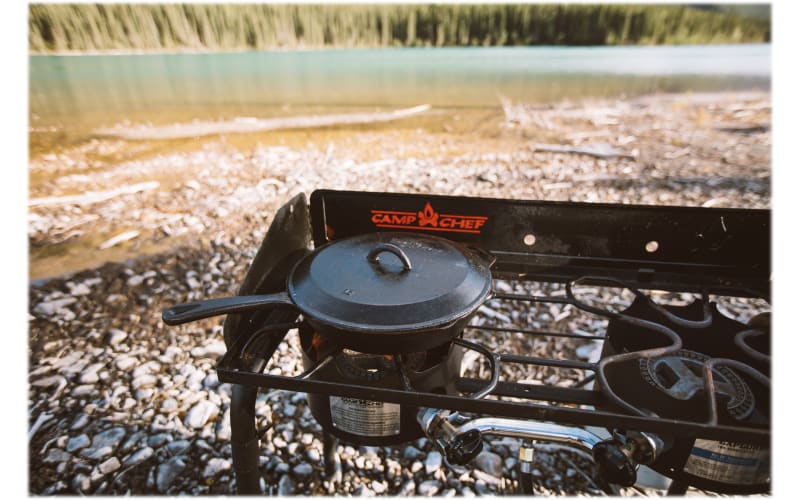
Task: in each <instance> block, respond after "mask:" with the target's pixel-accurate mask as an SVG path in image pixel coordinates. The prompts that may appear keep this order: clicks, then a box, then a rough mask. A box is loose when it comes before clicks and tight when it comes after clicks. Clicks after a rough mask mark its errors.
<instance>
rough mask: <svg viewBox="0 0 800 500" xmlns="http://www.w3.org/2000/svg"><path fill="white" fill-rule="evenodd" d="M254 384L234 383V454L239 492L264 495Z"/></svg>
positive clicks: (232, 435)
mask: <svg viewBox="0 0 800 500" xmlns="http://www.w3.org/2000/svg"><path fill="white" fill-rule="evenodd" d="M257 393H258V389H257V388H255V387H250V386H245V385H239V384H234V385H233V394H232V396H231V454H232V455H233V473H234V475H235V477H236V492H237V494H239V495H254V494H261V493H262V492H261V485H260V479H261V477H260V475H259V473H258V458H259V456H260V446H259V442H258V435H257V434H256V395H257Z"/></svg>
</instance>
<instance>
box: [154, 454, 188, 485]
mask: <svg viewBox="0 0 800 500" xmlns="http://www.w3.org/2000/svg"><path fill="white" fill-rule="evenodd" d="M185 468H186V462H184V461H183V459H181V458H180V457H174V458H170V459H169V460H167V461H166V462H164V463H163V464H161V465H159V466H158V472H157V473H156V487H157V488H158V491H160V492H161V493H166V491H167V490H168V489H169V487H170V485H171V484H172V483H173V482H174V481H175V479H177V478H178V476H180V475H181V473H182V472H183V470H184V469H185Z"/></svg>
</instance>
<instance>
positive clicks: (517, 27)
mask: <svg viewBox="0 0 800 500" xmlns="http://www.w3.org/2000/svg"><path fill="white" fill-rule="evenodd" d="M28 27H29V36H28V41H29V49H30V51H31V52H34V53H47V52H54V51H55V52H60V51H113V50H144V51H147V50H247V49H251V50H269V49H308V48H325V47H336V48H357V47H443V46H512V45H618V44H706V43H742V42H767V41H769V40H770V36H771V33H770V19H769V16H766V17H764V16H759V17H754V16H743V15H739V14H738V13H737V12H736V11H731V10H722V9H698V8H693V7H691V6H680V5H633V4H612V5H603V4H591V5H587V4H564V5H559V4H440V5H436V4H408V5H401V4H398V5H390V4H372V5H346V4H322V5H314V4H239V5H237V4H31V5H29V16H28Z"/></svg>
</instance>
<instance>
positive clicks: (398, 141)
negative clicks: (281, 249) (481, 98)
mask: <svg viewBox="0 0 800 500" xmlns="http://www.w3.org/2000/svg"><path fill="white" fill-rule="evenodd" d="M432 112H436V110H433V111H432ZM770 112H771V108H770V96H769V94H765V93H737V94H697V95H659V96H648V97H643V98H633V99H628V100H615V101H591V102H585V103H558V104H553V105H550V106H537V107H534V106H525V105H522V104H514V103H505V109H504V111H503V112H498V113H497V114H496V119H495V122H496V123H495V122H493V123H492V124H491V126H487V127H486V128H484V129H483V132H482V133H483V134H485V135H486V137H485V138H486V141H484V143H483V144H482V145H481V146H480V147H478V146H477V145H474V144H471V143H470V140H471V139H469V138H467V137H465V136H462V135H459V134H458V133H456V132H454V131H447V129H446V127H444V126H442V125H441V124H440V126H441V127H443V128H442V129H441V130H440V133H436V134H431V133H425V132H424V131H422V130H420V131H419V133H417V132H416V131H412V132H408V131H404V132H403V133H398V132H395V131H392V129H381V130H369V129H368V128H365V127H362V128H359V129H358V130H356V131H354V132H353V133H352V135H351V136H350V137H349V138H348V139H347V141H355V142H358V143H360V144H361V149H360V151H361V153H360V154H359V155H356V154H353V153H352V152H351V149H348V146H347V145H348V144H352V142H344V143H334V142H328V143H314V142H313V141H312V142H309V144H308V145H306V146H305V147H301V148H296V147H290V146H285V145H284V146H281V145H269V144H257V145H255V146H253V147H251V148H249V149H242V148H239V147H236V146H234V145H232V143H231V142H230V141H226V140H225V138H219V139H215V140H212V141H209V142H205V143H204V145H203V146H202V147H201V148H200V149H197V150H192V151H182V152H173V153H164V154H159V155H155V156H151V157H148V158H144V159H138V160H132V161H127V162H120V163H106V164H102V165H99V164H92V163H91V162H86V154H88V153H87V151H95V152H96V151H97V150H100V149H103V148H109V149H113V148H118V147H122V146H120V144H119V141H115V140H113V139H108V140H94V141H93V142H90V143H88V144H85V145H82V146H77V147H75V148H74V149H72V150H68V151H61V152H59V153H53V154H51V155H42V156H40V157H37V158H34V159H32V160H31V164H30V168H31V172H32V174H34V175H37V174H42V173H44V172H50V173H52V172H60V173H58V174H57V175H49V176H47V178H46V180H43V181H41V182H37V183H32V185H31V193H30V197H31V201H32V204H31V206H30V210H29V242H30V245H31V272H32V277H34V278H36V279H35V280H33V281H31V286H30V289H29V337H28V339H29V344H28V381H29V391H28V394H29V399H28V414H29V434H28V441H29V471H30V472H29V492H30V494H35V495H51V494H71V495H78V494H93V495H119V494H128V493H130V494H141V495H144V494H163V495H179V494H192V495H197V494H230V493H232V492H233V491H234V487H235V485H234V483H233V482H232V473H231V469H230V468H231V462H230V456H231V449H230V427H229V418H230V415H229V405H230V396H231V388H230V386H229V385H228V384H220V382H219V380H218V379H217V376H216V374H215V371H214V364H215V362H216V359H217V358H218V357H219V356H220V355H221V354H222V353H224V350H225V346H224V343H223V341H222V327H221V324H222V322H221V320H220V319H219V318H216V319H209V320H205V321H201V322H197V323H192V324H188V325H183V326H181V327H175V328H171V327H167V326H165V325H164V324H163V323H162V322H161V319H160V314H161V311H162V310H163V309H164V308H165V307H168V306H170V305H174V304H177V303H180V302H185V301H190V300H196V299H201V298H210V297H214V296H224V295H232V294H235V293H236V290H237V289H238V286H239V284H240V283H241V280H242V278H243V276H244V274H245V272H246V270H247V267H248V265H249V263H250V261H251V259H252V258H253V256H254V255H255V252H256V250H257V248H258V245H259V244H260V242H261V239H262V238H263V236H264V234H265V233H266V229H267V228H268V226H269V223H270V221H271V220H272V217H273V215H274V213H275V211H276V210H277V208H279V207H280V206H281V205H283V204H284V203H286V202H287V201H288V200H289V199H290V198H291V197H292V196H294V195H295V194H297V193H299V192H305V193H306V194H310V193H311V192H312V191H313V190H314V189H318V188H329V189H349V190H370V191H391V192H409V193H432V194H448V195H464V196H481V197H498V198H515V199H545V200H572V201H586V202H612V203H643V204H660V205H689V206H715V207H743V208H768V207H769V206H770V203H771V199H770V174H771V158H770V148H771V134H770V130H769V123H770ZM445 125H447V123H446V122H445ZM487 129H491V130H490V131H488V132H487ZM409 137H411V138H416V139H417V140H416V141H415V142H413V143H411V142H409ZM487 144H488V145H489V146H487ZM492 146H494V147H495V149H494V150H491V149H492ZM553 146H559V147H561V148H568V149H571V150H575V149H579V150H581V152H575V151H572V152H569V151H557V150H554V147H553ZM365 151H366V153H365ZM69 162H71V164H68V163H69ZM82 162H83V163H82ZM131 186H134V188H131V189H127V190H125V189H123V191H124V192H114V193H112V194H113V195H112V196H109V197H105V196H104V193H106V194H107V193H109V192H112V191H114V190H120V188H125V187H128V188H130V187H131ZM87 193H92V194H93V195H94V198H91V197H90V198H89V199H87V198H86V194H87ZM75 196H83V198H80V197H79V198H77V199H76V198H74V197H75ZM69 197H73V198H69ZM43 199H46V201H45V202H42V201H41V200H43ZM35 200H39V204H36V203H33V202H34V201H35ZM69 245H72V247H69ZM54 248H61V249H64V248H74V249H81V251H84V252H88V253H90V254H93V255H94V257H93V259H94V260H93V262H94V264H93V265H92V266H91V267H90V268H88V269H83V270H78V271H75V269H73V268H75V267H76V266H77V268H78V269H80V267H79V266H78V264H77V263H78V262H79V260H77V257H76V258H75V260H70V259H73V257H74V254H72V253H70V252H69V251H66V250H63V251H62V252H61V253H60V254H59V253H58V252H55V253H54V252H53V251H52V249H54ZM75 251H76V252H77V250H75ZM115 252H116V253H115ZM132 255H135V256H136V258H128V257H130V256H132ZM103 261H108V262H107V263H105V264H101V263H102V262H103ZM56 269H62V270H68V271H69V274H66V275H62V273H56V272H52V271H53V270H56ZM37 270H38V271H37ZM56 274H59V275H60V276H58V277H50V276H53V275H56ZM45 277H49V278H48V279H42V278H45ZM507 286H515V285H514V284H508V285H507ZM554 313H555V312H549V311H543V312H541V314H551V317H552V314H554ZM492 314H493V312H492V311H491V310H490V311H481V312H480V313H479V315H478V317H477V319H476V321H493V320H496V318H495V317H493V316H492ZM495 314H496V313H495ZM501 314H506V315H508V316H512V315H513V316H514V320H518V319H519V318H520V317H522V316H524V315H520V314H518V313H517V314H516V315H514V311H503V312H501ZM537 314H540V313H539V312H537ZM555 314H557V313H555ZM565 318H566V320H567V321H569V320H570V319H569V318H567V317H566V316H565ZM523 319H524V318H523ZM596 327H597V328H600V326H596ZM586 328H592V326H591V325H589V326H586ZM290 338H292V339H294V336H291V337H290ZM502 342H504V339H502V338H498V339H496V343H497V345H498V346H501V344H502ZM541 347H542V348H545V347H547V348H553V347H555V346H541ZM557 347H558V348H562V349H569V350H573V351H574V349H576V348H578V347H580V346H579V345H577V344H573V343H568V342H567V343H564V344H563V345H559V346H557ZM299 359H300V354H299V346H298V345H297V342H296V341H294V340H292V341H290V342H287V343H286V344H284V345H282V346H281V347H280V349H279V351H278V354H277V359H276V360H275V363H274V364H273V365H271V368H270V369H274V370H278V371H279V372H280V373H284V374H293V373H299V371H300V369H301V367H300V366H299V365H298V363H299ZM540 376H541V374H540ZM546 376H549V375H546ZM257 417H258V428H259V429H260V431H261V432H262V434H261V435H260V439H261V468H260V470H261V473H262V475H263V478H264V489H265V491H266V492H268V493H271V494H281V495H288V494H297V495H306V494H332V495H354V496H374V495H399V496H408V495H420V496H432V495H436V496H455V495H464V496H475V495H486V494H498V493H499V494H510V493H513V492H514V491H515V488H516V483H517V471H516V456H517V455H516V452H517V448H518V446H519V444H518V443H517V442H514V441H512V440H508V439H505V440H500V439H498V440H494V441H491V442H490V443H489V446H488V447H487V448H486V451H485V452H484V454H482V455H481V456H480V457H479V459H478V460H476V462H475V463H474V467H470V468H468V469H465V470H459V471H456V470H452V469H449V468H447V467H446V466H445V465H444V464H443V463H442V457H441V456H440V455H439V454H438V452H436V451H435V448H434V447H433V445H432V444H431V443H429V442H428V441H426V440H419V441H416V442H412V443H408V444H406V445H401V446H394V447H355V446H349V445H347V444H346V443H342V444H341V445H340V446H339V449H338V451H339V456H340V458H341V478H333V477H329V476H328V475H327V474H326V473H325V469H324V466H323V461H322V458H321V457H322V443H321V441H322V435H321V429H320V427H319V425H318V424H317V423H316V422H315V421H314V420H313V418H312V417H311V414H310V410H309V409H308V405H307V401H306V397H305V395H304V394H295V393H290V392H282V391H271V392H266V393H262V394H260V395H259V398H258V410H257ZM592 468H593V465H592V464H591V461H590V460H588V459H587V457H586V456H583V455H582V454H580V453H577V452H573V451H569V450H564V449H562V448H559V447H556V446H550V447H548V446H543V447H541V449H540V450H539V453H538V455H537V462H536V470H535V471H534V476H535V488H536V493H537V494H541V495H598V494H601V493H602V492H601V491H600V489H599V488H598V486H597V485H596V484H595V483H594V482H593V480H592ZM334 479H336V480H334ZM621 493H622V494H623V495H628V494H630V495H633V494H636V495H638V494H642V493H644V494H655V492H652V491H649V490H645V491H638V490H626V491H623V492H621Z"/></svg>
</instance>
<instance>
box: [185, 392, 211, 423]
mask: <svg viewBox="0 0 800 500" xmlns="http://www.w3.org/2000/svg"><path fill="white" fill-rule="evenodd" d="M217 415H219V408H218V407H217V405H215V404H214V403H212V402H211V401H208V400H205V399H204V400H202V401H199V402H198V403H197V404H195V405H194V406H193V407H192V409H191V410H189V413H187V414H186V419H185V420H184V423H185V424H186V426H187V427H189V428H192V429H201V428H203V427H204V426H205V425H206V423H207V422H208V421H209V420H213V419H215V418H216V417H217Z"/></svg>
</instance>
